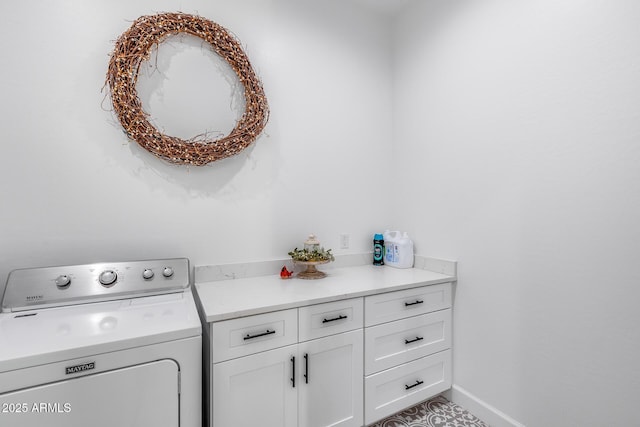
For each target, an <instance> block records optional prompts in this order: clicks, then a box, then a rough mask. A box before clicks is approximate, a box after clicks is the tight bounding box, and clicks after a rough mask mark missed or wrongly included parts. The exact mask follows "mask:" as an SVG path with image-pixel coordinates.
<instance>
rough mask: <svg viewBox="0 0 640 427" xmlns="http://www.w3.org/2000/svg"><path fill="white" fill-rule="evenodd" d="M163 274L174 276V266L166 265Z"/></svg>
mask: <svg viewBox="0 0 640 427" xmlns="http://www.w3.org/2000/svg"><path fill="white" fill-rule="evenodd" d="M162 275H163V276H164V277H171V276H173V268H171V267H165V268H164V270H162Z"/></svg>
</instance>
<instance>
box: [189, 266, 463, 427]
mask: <svg viewBox="0 0 640 427" xmlns="http://www.w3.org/2000/svg"><path fill="white" fill-rule="evenodd" d="M453 281H455V276H452V275H444V274H442V273H436V272H430V271H426V270H421V269H385V268H382V269H380V268H374V267H373V266H361V267H349V268H345V269H343V270H339V269H336V270H334V271H333V273H332V275H331V276H329V277H327V278H325V279H322V280H321V281H318V282H310V283H308V282H304V281H301V282H296V281H282V280H280V279H279V277H277V276H276V277H272V276H269V277H248V278H242V279H237V280H222V281H213V282H206V283H200V284H197V286H196V287H197V290H198V294H199V298H200V304H201V312H200V314H201V316H202V318H203V321H204V327H203V330H205V333H206V335H205V339H204V340H203V342H204V343H206V344H207V345H206V346H205V354H206V360H207V364H206V367H205V372H206V373H207V375H206V377H205V381H206V387H205V396H207V399H206V401H207V414H208V426H207V427H255V426H261V427H330V426H331V427H362V426H364V425H370V424H372V423H375V422H376V421H378V420H380V419H383V418H384V417H386V416H388V415H391V414H393V413H395V412H398V411H401V410H403V409H406V408H408V407H410V406H412V405H415V404H416V403H418V402H421V401H424V400H426V399H429V398H430V397H432V396H434V395H437V394H438V393H440V392H442V391H444V390H446V389H448V388H450V387H451V335H452V334H451V327H452V326H451V323H452V322H451V299H452V298H451V291H452V282H453ZM247 296H251V298H247Z"/></svg>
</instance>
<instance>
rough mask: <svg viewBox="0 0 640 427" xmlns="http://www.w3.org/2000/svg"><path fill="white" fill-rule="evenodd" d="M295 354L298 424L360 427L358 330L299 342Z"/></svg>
mask: <svg viewBox="0 0 640 427" xmlns="http://www.w3.org/2000/svg"><path fill="white" fill-rule="evenodd" d="M298 354H299V357H300V366H299V368H300V371H299V372H300V381H299V384H300V386H299V390H298V397H299V406H298V408H299V409H298V420H299V423H298V425H299V426H300V427H303V426H304V427H322V426H335V427H338V426H340V427H360V426H362V424H363V422H362V406H363V393H362V387H363V374H362V329H358V330H355V331H351V332H345V333H341V334H338V335H332V336H329V337H326V338H319V339H315V340H312V341H307V342H305V343H301V344H299V345H298ZM261 425H262V424H261Z"/></svg>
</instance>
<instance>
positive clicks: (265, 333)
mask: <svg viewBox="0 0 640 427" xmlns="http://www.w3.org/2000/svg"><path fill="white" fill-rule="evenodd" d="M275 333H276V331H270V330H268V329H267V330H266V331H265V332H263V333H261V334H256V335H249V334H247V336H246V337H244V339H245V341H246V340H252V339H254V338H258V337H263V336H265V335H271V334H275Z"/></svg>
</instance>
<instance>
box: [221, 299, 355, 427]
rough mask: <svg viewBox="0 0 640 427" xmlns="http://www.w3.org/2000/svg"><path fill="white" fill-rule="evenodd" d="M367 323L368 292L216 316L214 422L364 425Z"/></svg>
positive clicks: (281, 426)
mask: <svg viewBox="0 0 640 427" xmlns="http://www.w3.org/2000/svg"><path fill="white" fill-rule="evenodd" d="M298 310H299V319H298ZM292 319H295V322H293V320H292ZM362 328H363V303H362V298H355V299H350V300H344V301H338V302H332V303H326V304H317V305H313V306H306V307H302V308H300V309H290V310H283V311H277V312H272V313H266V314H261V315H256V316H248V317H242V318H238V319H231V320H226V321H222V322H216V323H213V324H212V325H211V328H210V330H211V343H212V349H211V355H212V357H211V360H212V363H213V366H212V378H211V414H210V417H211V418H210V419H211V420H212V427H229V426H234V427H244V426H246V427H254V426H257V425H259V426H261V427H289V426H293V427H295V426H299V427H329V426H333V427H360V426H362V425H363V412H362V408H363V400H364V398H363V387H364V376H363V375H364V374H363V372H364V370H363V329H362ZM298 330H300V331H301V333H300V339H298V337H297V335H298V334H297V332H298ZM293 331H295V334H294V335H293V336H294V337H295V338H294V339H293V342H295V344H292V345H286V344H290V343H291V340H292V338H291V337H292V333H293ZM309 338H314V339H309ZM282 345H284V346H283V347H279V346H282ZM274 347H275V348H274Z"/></svg>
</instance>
